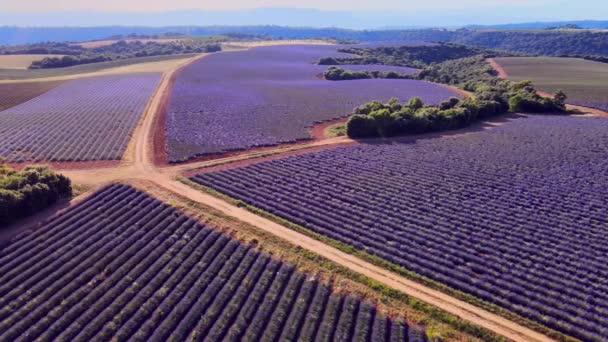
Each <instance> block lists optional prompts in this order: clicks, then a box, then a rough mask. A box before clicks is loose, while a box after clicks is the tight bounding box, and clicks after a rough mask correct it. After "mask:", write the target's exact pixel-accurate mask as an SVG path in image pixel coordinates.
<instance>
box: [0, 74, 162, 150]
mask: <svg viewBox="0 0 608 342" xmlns="http://www.w3.org/2000/svg"><path fill="white" fill-rule="evenodd" d="M159 80H160V75H159V74H156V73H142V74H130V75H111V76H97V77H89V78H81V79H76V80H72V81H68V82H65V83H63V84H61V85H59V86H58V87H56V88H54V89H52V90H50V91H48V92H46V93H44V94H43V95H41V96H39V97H36V98H34V99H32V100H30V101H27V102H24V103H22V104H20V105H17V106H15V107H12V108H10V109H7V110H4V111H1V112H0V157H3V158H6V159H7V160H8V161H10V162H24V161H42V160H44V161H90V160H113V159H120V158H121V157H122V155H123V153H124V151H125V149H126V147H127V144H128V142H129V138H130V136H131V133H132V132H133V129H134V128H135V126H136V125H137V122H138V120H139V118H140V116H141V114H142V113H143V111H144V109H145V106H146V103H147V102H148V99H149V97H150V96H151V95H152V92H153V91H154V89H155V88H156V85H157V83H158V81H159Z"/></svg>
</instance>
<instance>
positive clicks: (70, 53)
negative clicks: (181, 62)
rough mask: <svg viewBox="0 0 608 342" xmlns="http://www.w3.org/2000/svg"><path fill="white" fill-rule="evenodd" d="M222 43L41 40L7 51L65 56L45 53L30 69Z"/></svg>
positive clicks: (208, 47) (208, 49)
mask: <svg viewBox="0 0 608 342" xmlns="http://www.w3.org/2000/svg"><path fill="white" fill-rule="evenodd" d="M220 50H221V46H220V45H219V44H215V43H208V42H206V41H204V40H196V39H192V40H183V41H175V42H163V43H159V42H153V41H152V42H146V43H143V42H141V41H134V42H126V41H124V40H121V41H118V42H116V43H114V44H111V45H106V46H100V47H96V48H91V49H87V48H84V47H81V46H79V45H74V44H68V43H41V44H33V45H28V46H23V47H20V48H17V47H15V48H13V50H10V51H5V53H11V54H16V53H28V54H61V55H66V56H63V57H46V58H44V59H42V60H40V61H34V62H32V65H30V67H29V68H30V69H49V68H63V67H70V66H74V65H81V64H91V63H102V62H110V61H115V60H121V59H130V58H137V57H149V56H163V55H178V54H190V53H204V52H216V51H220Z"/></svg>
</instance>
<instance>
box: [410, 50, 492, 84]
mask: <svg viewBox="0 0 608 342" xmlns="http://www.w3.org/2000/svg"><path fill="white" fill-rule="evenodd" d="M486 57H487V56H486V55H476V56H472V57H466V58H460V59H454V60H448V61H445V62H443V63H440V64H435V65H432V66H430V67H428V68H425V69H423V70H422V71H420V73H418V79H421V80H426V81H430V82H437V83H445V84H451V85H460V86H462V87H463V88H464V89H465V90H469V91H471V90H472V89H471V83H472V82H484V83H489V84H495V83H497V82H498V81H499V79H498V78H497V75H498V73H497V72H496V70H494V68H492V66H491V65H490V64H489V63H487V62H486Z"/></svg>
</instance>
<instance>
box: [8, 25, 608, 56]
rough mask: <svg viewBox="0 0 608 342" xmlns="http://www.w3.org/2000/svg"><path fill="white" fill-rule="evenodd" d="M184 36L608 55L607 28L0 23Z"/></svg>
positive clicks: (37, 32)
mask: <svg viewBox="0 0 608 342" xmlns="http://www.w3.org/2000/svg"><path fill="white" fill-rule="evenodd" d="M165 32H175V33H179V34H186V35H210V34H226V33H235V32H238V33H242V34H252V35H266V36H271V37H282V38H292V39H295V38H317V37H333V38H341V39H355V40H359V41H370V42H373V41H429V42H439V41H443V42H456V43H462V44H468V45H478V46H484V47H488V48H491V49H499V50H512V51H518V52H524V53H528V54H539V55H554V56H558V55H601V56H608V30H606V31H598V32H595V31H591V30H584V29H582V30H544V29H527V30H510V29H458V30H447V29H414V30H349V29H340V28H307V27H285V26H177V27H136V26H133V27H126V26H110V27H84V28H73V27H51V28H18V27H0V43H4V44H17V43H32V42H40V41H83V40H92V39H103V38H107V37H109V36H115V35H120V34H162V33H165Z"/></svg>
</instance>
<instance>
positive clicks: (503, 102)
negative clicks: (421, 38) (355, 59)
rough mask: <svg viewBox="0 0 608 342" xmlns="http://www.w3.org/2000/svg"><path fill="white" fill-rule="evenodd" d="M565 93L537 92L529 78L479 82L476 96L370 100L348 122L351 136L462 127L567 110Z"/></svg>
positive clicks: (407, 132)
mask: <svg viewBox="0 0 608 342" xmlns="http://www.w3.org/2000/svg"><path fill="white" fill-rule="evenodd" d="M565 101H566V95H565V94H564V93H563V92H561V91H558V92H557V93H556V94H555V95H554V97H553V98H543V97H541V96H539V95H538V94H537V93H536V89H534V87H533V86H532V83H531V82H530V81H521V82H511V81H506V80H505V81H501V82H500V83H498V84H496V85H488V84H485V83H483V82H479V83H477V84H476V85H475V92H474V94H473V96H471V97H469V98H466V99H459V98H450V99H449V100H447V101H444V102H441V103H440V104H438V105H426V104H424V102H422V100H421V99H420V98H418V97H413V98H411V99H410V100H409V101H408V102H406V103H400V102H399V100H398V99H396V98H393V99H391V100H390V101H388V102H387V103H382V102H380V101H372V102H368V103H366V104H364V105H362V106H359V107H357V108H356V109H355V111H354V115H353V116H351V117H350V118H349V120H348V122H347V124H346V133H347V135H348V136H349V137H351V138H365V137H378V136H381V137H390V136H396V135H402V134H420V133H428V132H436V131H444V130H450V129H458V128H463V127H466V126H468V125H470V124H471V123H473V122H475V121H477V120H479V119H484V118H489V117H492V116H496V115H499V114H504V113H508V112H512V113H518V112H527V113H559V114H565V113H566V107H565Z"/></svg>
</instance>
